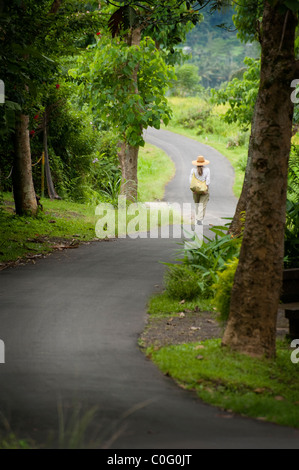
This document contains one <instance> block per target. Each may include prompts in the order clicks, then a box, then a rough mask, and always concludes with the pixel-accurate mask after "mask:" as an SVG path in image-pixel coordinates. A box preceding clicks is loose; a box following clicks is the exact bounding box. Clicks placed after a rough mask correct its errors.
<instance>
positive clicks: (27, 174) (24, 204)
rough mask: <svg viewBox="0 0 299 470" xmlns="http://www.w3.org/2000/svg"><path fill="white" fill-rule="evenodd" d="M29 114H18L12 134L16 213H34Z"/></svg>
mask: <svg viewBox="0 0 299 470" xmlns="http://www.w3.org/2000/svg"><path fill="white" fill-rule="evenodd" d="M28 125H29V116H25V115H24V114H20V115H19V116H18V117H17V120H16V129H15V134H14V163H13V173H12V181H13V193H14V200H15V206H16V213H17V214H18V215H36V213H37V202H36V195H35V191H34V186H33V179H32V166H31V150H30V137H29V129H28Z"/></svg>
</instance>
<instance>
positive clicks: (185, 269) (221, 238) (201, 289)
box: [165, 226, 241, 299]
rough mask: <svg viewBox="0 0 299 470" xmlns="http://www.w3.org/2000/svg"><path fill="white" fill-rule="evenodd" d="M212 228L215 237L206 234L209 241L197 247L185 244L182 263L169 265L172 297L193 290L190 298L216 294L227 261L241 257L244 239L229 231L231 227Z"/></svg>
mask: <svg viewBox="0 0 299 470" xmlns="http://www.w3.org/2000/svg"><path fill="white" fill-rule="evenodd" d="M211 231H213V232H214V234H215V238H213V239H212V238H208V237H205V239H206V241H204V242H203V243H199V246H197V247H194V246H193V245H192V244H190V245H188V244H185V245H184V249H183V259H182V260H179V261H180V264H168V272H167V274H166V279H165V285H166V291H167V293H168V294H169V296H170V297H174V298H182V297H181V296H182V295H183V293H185V296H186V295H188V292H189V291H190V293H189V297H188V298H189V299H190V298H192V296H193V297H196V296H198V295H200V296H201V297H202V298H211V297H213V296H214V288H213V284H215V283H216V282H217V281H218V273H219V272H221V271H222V270H223V269H225V268H226V263H228V262H229V261H230V260H232V259H234V258H236V257H238V256H239V251H240V246H241V238H234V237H232V236H231V235H230V234H227V227H223V226H214V227H213V228H211ZM191 286H193V287H192V288H191ZM176 293H177V294H176ZM178 293H179V294H178ZM183 298H187V297H184V296H183Z"/></svg>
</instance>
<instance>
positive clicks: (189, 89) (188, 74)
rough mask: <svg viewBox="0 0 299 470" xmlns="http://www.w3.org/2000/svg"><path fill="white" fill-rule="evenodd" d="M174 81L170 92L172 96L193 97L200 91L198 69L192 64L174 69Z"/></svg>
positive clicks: (201, 88)
mask: <svg viewBox="0 0 299 470" xmlns="http://www.w3.org/2000/svg"><path fill="white" fill-rule="evenodd" d="M175 74H176V78H177V79H176V81H175V82H174V83H173V86H172V88H171V90H170V92H171V94H172V95H174V96H194V95H196V94H198V93H200V92H201V91H203V87H202V86H201V85H200V81H201V79H200V77H199V75H198V67H197V66H196V65H193V64H184V65H181V66H179V67H176V69H175Z"/></svg>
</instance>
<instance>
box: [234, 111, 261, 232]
mask: <svg viewBox="0 0 299 470" xmlns="http://www.w3.org/2000/svg"><path fill="white" fill-rule="evenodd" d="M255 109H256V106H255V108H254V112H253V116H252V120H251V133H250V139H249V146H248V158H247V164H246V170H245V176H244V182H243V187H242V192H241V195H240V197H239V200H238V203H237V207H236V210H235V214H234V217H233V220H232V222H231V224H230V227H229V233H231V234H232V235H234V236H235V237H238V236H239V235H241V233H242V230H243V228H244V218H245V213H246V208H247V201H248V188H249V184H250V172H251V163H252V151H253V145H252V142H253V136H254V133H255Z"/></svg>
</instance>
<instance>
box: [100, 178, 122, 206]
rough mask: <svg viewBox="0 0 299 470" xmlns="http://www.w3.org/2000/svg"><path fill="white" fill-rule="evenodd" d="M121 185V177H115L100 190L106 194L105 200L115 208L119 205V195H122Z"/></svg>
mask: <svg viewBox="0 0 299 470" xmlns="http://www.w3.org/2000/svg"><path fill="white" fill-rule="evenodd" d="M121 186H122V182H121V178H114V179H112V180H109V181H108V184H107V186H106V188H105V189H101V190H100V192H101V194H103V196H104V201H105V202H108V203H109V204H112V205H113V207H115V208H117V206H118V197H119V195H120V190H121Z"/></svg>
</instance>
